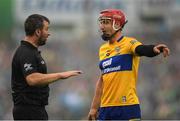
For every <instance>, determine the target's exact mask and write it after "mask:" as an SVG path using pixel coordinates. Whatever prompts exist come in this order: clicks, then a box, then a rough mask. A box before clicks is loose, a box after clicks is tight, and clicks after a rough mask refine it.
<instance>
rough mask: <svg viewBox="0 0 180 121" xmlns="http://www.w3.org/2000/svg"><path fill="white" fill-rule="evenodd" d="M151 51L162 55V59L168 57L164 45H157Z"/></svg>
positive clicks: (167, 51) (166, 48)
mask: <svg viewBox="0 0 180 121" xmlns="http://www.w3.org/2000/svg"><path fill="white" fill-rule="evenodd" d="M153 51H154V52H155V53H157V54H160V53H161V52H162V53H163V56H164V57H167V56H169V54H170V50H169V48H168V47H167V46H166V45H165V44H158V45H156V46H155V47H154V48H153Z"/></svg>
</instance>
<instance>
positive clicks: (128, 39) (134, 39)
mask: <svg viewBox="0 0 180 121" xmlns="http://www.w3.org/2000/svg"><path fill="white" fill-rule="evenodd" d="M124 39H125V40H126V42H127V43H129V44H132V45H133V44H135V43H137V42H139V41H138V40H137V39H136V38H134V37H127V36H125V37H124Z"/></svg>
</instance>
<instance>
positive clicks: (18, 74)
mask: <svg viewBox="0 0 180 121" xmlns="http://www.w3.org/2000/svg"><path fill="white" fill-rule="evenodd" d="M34 72H39V73H44V74H46V73H47V68H46V63H45V61H44V60H43V58H42V57H41V54H40V52H39V51H38V49H37V48H36V47H34V46H33V45H32V44H31V43H29V42H27V41H21V45H20V46H19V47H18V48H17V50H16V52H15V54H14V57H13V60H12V76H11V87H12V97H13V102H14V105H36V106H45V105H47V104H48V97H49V86H48V85H45V86H29V85H28V84H27V82H26V76H27V75H29V74H32V73H34Z"/></svg>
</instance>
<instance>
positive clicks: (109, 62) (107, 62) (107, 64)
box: [102, 58, 112, 68]
mask: <svg viewBox="0 0 180 121" xmlns="http://www.w3.org/2000/svg"><path fill="white" fill-rule="evenodd" d="M111 63H112V58H110V59H109V60H107V61H104V62H103V63H102V66H103V68H105V67H106V66H109V65H111Z"/></svg>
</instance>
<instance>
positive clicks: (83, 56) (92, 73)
mask: <svg viewBox="0 0 180 121" xmlns="http://www.w3.org/2000/svg"><path fill="white" fill-rule="evenodd" d="M105 8H120V9H122V10H123V11H124V12H125V13H126V16H127V19H128V21H129V22H128V24H127V25H126V26H125V28H124V30H123V33H124V35H128V36H133V37H135V38H137V39H138V40H139V41H141V42H143V43H144V44H152V43H154V44H155V43H160V42H163V43H166V44H167V45H168V46H169V47H170V49H171V55H170V56H169V57H168V58H166V59H163V57H162V56H161V55H160V56H157V57H155V58H153V59H152V58H146V57H142V58H141V65H140V70H139V79H138V95H139V97H140V102H141V109H142V119H180V106H179V105H180V80H179V79H180V66H179V65H180V56H179V53H180V34H179V32H180V0H0V68H1V69H0V119H1V120H4V119H6V120H10V119H12V114H11V109H12V99H11V89H10V76H11V68H10V67H11V58H12V54H13V51H14V49H15V48H16V46H17V45H18V44H19V42H20V40H21V39H22V38H23V37H24V30H23V23H24V19H25V18H26V17H27V16H28V15H30V14H32V13H40V14H43V15H45V16H47V17H48V18H49V19H50V20H51V28H50V31H51V37H50V38H49V40H48V42H47V44H46V46H44V47H41V48H40V49H41V50H42V54H43V57H44V58H45V60H46V61H47V66H48V71H49V72H56V71H66V70H71V69H81V70H83V71H84V74H83V75H81V76H79V77H73V78H71V79H67V80H62V81H59V82H57V83H54V84H51V85H50V88H51V92H50V98H49V105H48V106H47V111H48V113H49V118H50V119H57V120H58V119H61V120H64V119H75V120H81V119H86V117H87V114H88V112H89V108H90V104H91V101H92V97H93V94H94V88H95V83H96V80H97V78H98V76H99V69H98V47H99V46H100V44H101V43H102V42H103V41H101V38H100V37H99V32H98V24H97V23H98V22H97V17H98V13H99V11H100V10H102V9H105ZM17 71H18V70H17Z"/></svg>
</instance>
